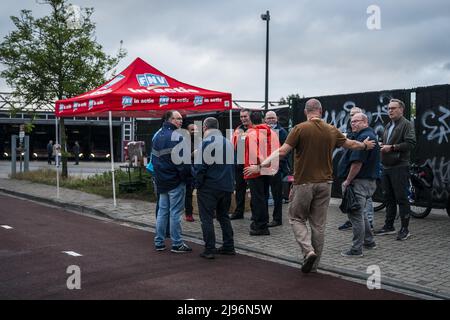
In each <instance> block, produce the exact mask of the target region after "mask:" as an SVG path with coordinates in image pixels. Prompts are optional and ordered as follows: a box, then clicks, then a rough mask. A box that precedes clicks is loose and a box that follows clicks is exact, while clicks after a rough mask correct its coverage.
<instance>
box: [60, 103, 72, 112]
mask: <svg viewBox="0 0 450 320" xmlns="http://www.w3.org/2000/svg"><path fill="white" fill-rule="evenodd" d="M71 107H72V106H71V105H70V104H69V105H64V104H62V103H61V104H60V105H59V112H62V111H64V110H69V109H70V108H71Z"/></svg>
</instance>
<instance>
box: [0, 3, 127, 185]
mask: <svg viewBox="0 0 450 320" xmlns="http://www.w3.org/2000/svg"><path fill="white" fill-rule="evenodd" d="M41 3H42V4H45V5H49V6H50V8H51V11H50V13H49V15H47V16H44V17H42V18H38V19H36V18H34V17H33V15H32V12H31V11H30V10H22V11H21V12H20V15H19V16H17V17H16V16H13V17H11V20H12V22H13V24H14V26H15V30H13V31H11V32H10V33H9V34H8V35H7V36H6V37H5V38H4V40H3V42H1V43H0V63H2V64H3V65H4V66H5V69H4V70H3V71H2V72H0V76H1V77H3V78H4V79H5V80H6V83H7V84H8V85H9V86H10V87H11V88H12V90H13V95H14V96H15V97H17V98H18V99H20V100H21V101H22V102H23V105H24V106H27V105H29V104H32V103H34V102H36V101H39V102H47V103H54V102H55V100H57V99H63V98H66V97H67V98H69V97H73V96H76V95H78V94H81V93H83V92H85V91H87V90H90V89H93V88H94V87H97V86H99V85H100V84H102V83H104V82H105V81H106V79H105V78H106V75H107V73H108V72H111V73H112V74H114V73H115V71H114V70H113V68H114V67H115V66H116V65H117V64H118V63H119V61H120V60H121V59H122V58H123V57H125V55H126V51H125V50H124V49H122V46H120V48H119V51H118V53H117V54H116V55H115V56H109V55H107V54H106V53H104V52H103V48H102V46H101V45H100V44H99V43H97V41H96V37H95V28H96V26H95V23H94V22H92V20H91V17H92V14H93V12H94V9H93V8H84V9H80V10H79V11H77V10H73V8H74V7H73V6H71V5H70V4H69V3H68V2H67V0H44V1H43V2H41ZM120 44H121V45H122V42H120ZM17 111H18V110H12V112H17ZM61 120H62V121H61V145H62V146H63V148H64V149H66V146H65V130H64V121H63V119H61ZM63 176H67V160H66V159H65V157H63Z"/></svg>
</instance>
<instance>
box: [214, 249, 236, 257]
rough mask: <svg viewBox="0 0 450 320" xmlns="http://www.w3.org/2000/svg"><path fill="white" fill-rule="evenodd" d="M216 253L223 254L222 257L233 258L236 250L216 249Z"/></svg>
mask: <svg viewBox="0 0 450 320" xmlns="http://www.w3.org/2000/svg"><path fill="white" fill-rule="evenodd" d="M216 253H217V254H224V255H229V256H234V255H235V254H236V250H234V248H224V247H220V248H218V249H216Z"/></svg>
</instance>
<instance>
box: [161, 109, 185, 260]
mask: <svg viewBox="0 0 450 320" xmlns="http://www.w3.org/2000/svg"><path fill="white" fill-rule="evenodd" d="M164 119H167V120H166V121H165V122H164V123H163V125H162V128H161V130H160V131H159V132H158V134H157V135H156V137H155V138H154V140H153V145H152V164H153V168H154V177H155V182H156V187H157V189H158V193H159V202H158V205H159V208H158V215H157V218H156V236H155V249H156V250H157V251H163V250H165V249H166V246H165V244H164V240H165V234H166V226H167V222H168V220H169V219H170V238H171V240H172V249H171V252H174V253H186V252H191V251H192V249H191V248H190V247H189V246H187V245H186V244H185V243H184V242H183V239H182V238H181V215H182V213H183V209H184V202H185V194H186V179H187V177H188V175H189V174H190V164H184V163H181V164H177V165H176V164H174V163H173V161H172V150H173V148H174V147H175V146H177V145H178V144H179V143H183V136H182V135H181V134H179V133H177V132H175V131H176V130H177V129H180V128H181V125H182V124H183V118H182V117H181V114H180V113H179V112H178V111H167V113H166V115H165V117H164Z"/></svg>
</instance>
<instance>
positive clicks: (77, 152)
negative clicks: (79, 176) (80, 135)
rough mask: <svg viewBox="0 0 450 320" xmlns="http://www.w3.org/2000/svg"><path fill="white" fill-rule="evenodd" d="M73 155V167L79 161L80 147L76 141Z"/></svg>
mask: <svg viewBox="0 0 450 320" xmlns="http://www.w3.org/2000/svg"><path fill="white" fill-rule="evenodd" d="M73 155H74V157H75V165H78V164H79V163H78V162H79V161H80V145H79V144H78V141H75V145H74V146H73Z"/></svg>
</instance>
